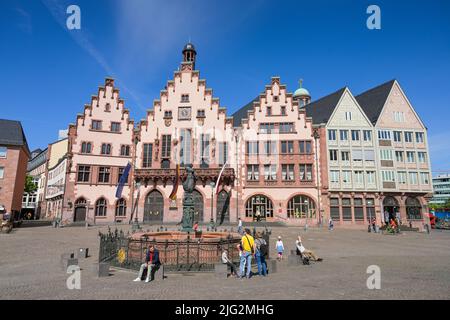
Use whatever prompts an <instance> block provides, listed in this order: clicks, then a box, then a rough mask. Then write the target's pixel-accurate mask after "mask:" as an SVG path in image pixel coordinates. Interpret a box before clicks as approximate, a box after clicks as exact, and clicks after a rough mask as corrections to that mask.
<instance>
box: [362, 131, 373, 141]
mask: <svg viewBox="0 0 450 320" xmlns="http://www.w3.org/2000/svg"><path fill="white" fill-rule="evenodd" d="M363 137H364V141H372V131H370V130H364V131H363Z"/></svg>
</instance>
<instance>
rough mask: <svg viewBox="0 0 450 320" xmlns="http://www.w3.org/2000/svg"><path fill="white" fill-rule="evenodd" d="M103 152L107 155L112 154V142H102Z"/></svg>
mask: <svg viewBox="0 0 450 320" xmlns="http://www.w3.org/2000/svg"><path fill="white" fill-rule="evenodd" d="M101 154H105V155H109V154H111V144H109V143H102V149H101Z"/></svg>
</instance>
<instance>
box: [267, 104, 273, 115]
mask: <svg viewBox="0 0 450 320" xmlns="http://www.w3.org/2000/svg"><path fill="white" fill-rule="evenodd" d="M271 115H272V107H270V106H267V107H266V116H271Z"/></svg>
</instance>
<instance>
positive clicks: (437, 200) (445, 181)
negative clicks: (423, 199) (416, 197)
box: [430, 174, 450, 205]
mask: <svg viewBox="0 0 450 320" xmlns="http://www.w3.org/2000/svg"><path fill="white" fill-rule="evenodd" d="M433 191H434V193H433V198H432V199H431V200H430V204H437V205H444V204H446V203H448V202H449V201H450V174H440V175H438V176H436V177H433Z"/></svg>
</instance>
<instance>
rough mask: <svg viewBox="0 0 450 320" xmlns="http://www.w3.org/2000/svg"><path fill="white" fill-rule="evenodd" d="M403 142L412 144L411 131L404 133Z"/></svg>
mask: <svg viewBox="0 0 450 320" xmlns="http://www.w3.org/2000/svg"><path fill="white" fill-rule="evenodd" d="M405 142H408V143H411V142H413V133H412V132H411V131H405Z"/></svg>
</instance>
